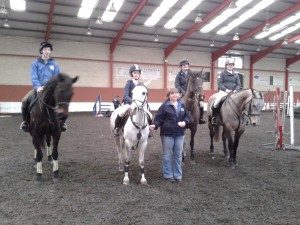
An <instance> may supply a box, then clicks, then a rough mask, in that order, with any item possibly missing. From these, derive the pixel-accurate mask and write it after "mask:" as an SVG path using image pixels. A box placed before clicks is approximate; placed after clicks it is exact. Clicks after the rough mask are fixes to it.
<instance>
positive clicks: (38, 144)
mask: <svg viewBox="0 0 300 225" xmlns="http://www.w3.org/2000/svg"><path fill="white" fill-rule="evenodd" d="M43 141H44V138H43V135H38V134H34V135H33V139H32V143H33V145H34V148H35V150H36V182H37V183H41V182H42V181H43V177H42V174H43V166H42V159H43V152H42V145H43Z"/></svg>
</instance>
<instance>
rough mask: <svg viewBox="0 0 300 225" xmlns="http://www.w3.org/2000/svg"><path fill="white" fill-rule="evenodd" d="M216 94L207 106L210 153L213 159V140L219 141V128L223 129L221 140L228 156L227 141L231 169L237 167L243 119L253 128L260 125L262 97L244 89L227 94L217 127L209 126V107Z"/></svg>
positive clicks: (243, 129) (260, 94)
mask: <svg viewBox="0 0 300 225" xmlns="http://www.w3.org/2000/svg"><path fill="white" fill-rule="evenodd" d="M217 94H218V93H216V94H214V95H212V96H211V97H210V98H209V100H208V104H207V117H208V128H209V135H210V141H211V142H210V153H211V154H212V156H213V157H214V145H213V140H215V141H219V139H220V132H221V127H223V132H222V140H223V146H224V154H225V156H227V155H228V152H227V148H226V139H227V140H228V149H229V163H230V166H231V168H232V169H235V167H236V166H237V162H236V153H237V148H238V145H239V140H240V138H241V136H242V134H243V133H244V131H245V128H246V126H245V124H244V123H243V118H244V117H248V119H249V123H250V124H251V125H253V126H256V125H259V124H260V113H261V110H262V108H263V107H264V96H263V94H262V93H261V92H257V91H255V90H253V89H246V90H242V91H240V92H237V93H234V94H229V95H228V96H226V97H225V98H226V99H225V100H224V102H223V103H222V105H221V107H220V110H219V113H218V115H217V117H216V119H217V125H216V126H213V125H212V124H211V118H212V115H211V107H212V105H213V103H214V101H215V99H216V96H217Z"/></svg>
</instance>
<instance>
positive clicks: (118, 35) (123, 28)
mask: <svg viewBox="0 0 300 225" xmlns="http://www.w3.org/2000/svg"><path fill="white" fill-rule="evenodd" d="M147 1H148V0H142V1H141V2H140V4H139V5H138V6H137V7H136V9H135V10H134V12H133V13H132V14H131V16H130V17H129V19H128V20H127V22H126V23H125V24H124V26H123V27H122V29H121V30H120V32H119V33H118V34H117V36H116V37H115V38H114V40H113V41H112V43H111V44H110V53H113V52H114V50H115V48H116V47H117V45H118V43H119V42H120V40H121V38H122V36H123V34H124V33H125V32H126V30H127V29H128V27H129V26H130V25H131V23H132V22H133V20H134V19H135V18H136V17H137V15H138V14H139V12H140V11H141V10H142V8H143V7H144V6H145V5H146V3H147Z"/></svg>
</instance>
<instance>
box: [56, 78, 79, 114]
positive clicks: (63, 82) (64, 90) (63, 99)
mask: <svg viewBox="0 0 300 225" xmlns="http://www.w3.org/2000/svg"><path fill="white" fill-rule="evenodd" d="M77 80H78V76H76V77H75V78H71V77H69V76H68V75H66V74H58V75H57V81H58V84H57V86H56V88H55V92H54V95H55V100H56V104H57V109H56V113H57V116H58V118H59V119H62V120H64V119H66V118H67V117H68V112H69V103H70V101H71V98H72V96H73V84H74V83H75V82H76V81H77Z"/></svg>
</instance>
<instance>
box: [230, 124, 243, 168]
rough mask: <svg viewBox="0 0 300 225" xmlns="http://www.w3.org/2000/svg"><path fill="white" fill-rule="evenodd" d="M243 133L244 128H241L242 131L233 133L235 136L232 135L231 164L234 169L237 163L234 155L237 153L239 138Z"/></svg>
mask: <svg viewBox="0 0 300 225" xmlns="http://www.w3.org/2000/svg"><path fill="white" fill-rule="evenodd" d="M244 131H245V128H244V127H242V129H240V130H238V131H237V132H235V135H234V143H233V164H234V168H235V167H236V166H237V165H238V164H237V162H236V153H237V148H238V146H239V141H240V138H241V136H242V134H243V133H244Z"/></svg>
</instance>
